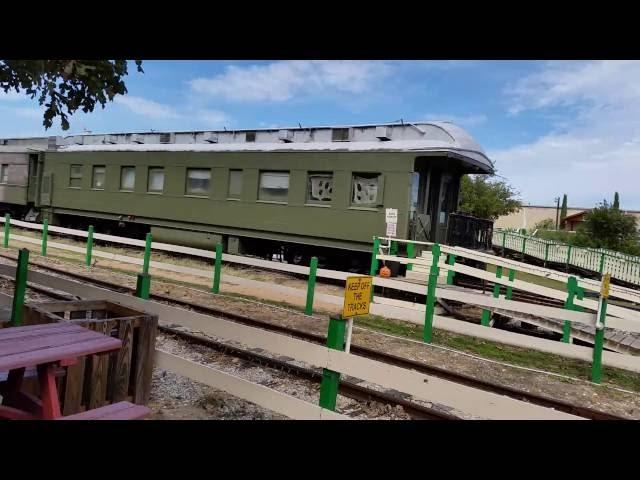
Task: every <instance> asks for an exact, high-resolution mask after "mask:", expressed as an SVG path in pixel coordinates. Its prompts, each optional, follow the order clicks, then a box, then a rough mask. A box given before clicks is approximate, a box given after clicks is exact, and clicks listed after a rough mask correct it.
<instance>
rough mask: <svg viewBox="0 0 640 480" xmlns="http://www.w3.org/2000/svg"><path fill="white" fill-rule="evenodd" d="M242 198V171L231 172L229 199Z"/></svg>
mask: <svg viewBox="0 0 640 480" xmlns="http://www.w3.org/2000/svg"><path fill="white" fill-rule="evenodd" d="M241 196H242V170H229V194H228V198H240V197H241Z"/></svg>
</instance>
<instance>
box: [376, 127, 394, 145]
mask: <svg viewBox="0 0 640 480" xmlns="http://www.w3.org/2000/svg"><path fill="white" fill-rule="evenodd" d="M376 138H377V139H378V140H381V141H383V142H386V141H389V140H391V128H389V127H387V126H386V125H380V126H377V127H376Z"/></svg>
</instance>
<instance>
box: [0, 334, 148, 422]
mask: <svg viewBox="0 0 640 480" xmlns="http://www.w3.org/2000/svg"><path fill="white" fill-rule="evenodd" d="M121 346H122V342H121V341H120V340H119V339H117V338H112V337H109V336H107V335H103V334H102V333H100V332H96V331H93V330H89V329H86V328H83V327H81V326H79V325H74V324H71V323H47V324H43V325H30V326H25V327H9V328H4V329H0V372H8V374H7V377H6V381H4V382H3V383H0V395H2V404H1V405H0V419H1V418H5V419H14V420H33V419H44V420H53V419H59V420H133V419H138V418H143V417H145V416H147V415H148V414H149V413H150V410H149V409H148V408H147V407H144V406H142V405H134V404H132V403H130V402H118V403H115V404H111V405H106V406H104V407H100V408H96V409H93V410H88V411H86V412H82V413H78V414H75V415H69V416H66V417H63V416H62V414H61V411H60V403H59V400H58V389H57V385H56V379H55V377H56V374H57V373H58V371H59V368H60V367H65V366H69V365H73V364H75V363H76V362H77V359H78V357H83V356H85V355H99V354H107V353H110V352H114V351H116V350H118V349H119V348H120V347H121ZM33 368H35V370H36V373H37V379H38V384H39V387H40V398H37V397H35V396H34V395H31V394H29V393H26V392H23V391H22V390H21V388H22V383H23V379H24V376H25V371H27V369H33Z"/></svg>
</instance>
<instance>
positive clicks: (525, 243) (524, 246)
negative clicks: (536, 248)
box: [522, 237, 527, 261]
mask: <svg viewBox="0 0 640 480" xmlns="http://www.w3.org/2000/svg"><path fill="white" fill-rule="evenodd" d="M526 245H527V237H522V260H523V261H524V251H525V249H526Z"/></svg>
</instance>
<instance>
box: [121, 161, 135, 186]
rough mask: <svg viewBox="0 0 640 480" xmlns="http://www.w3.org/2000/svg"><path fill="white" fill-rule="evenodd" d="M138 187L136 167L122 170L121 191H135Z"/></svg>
mask: <svg viewBox="0 0 640 480" xmlns="http://www.w3.org/2000/svg"><path fill="white" fill-rule="evenodd" d="M135 186H136V167H122V168H121V169H120V190H125V191H133V190H134V188H135Z"/></svg>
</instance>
